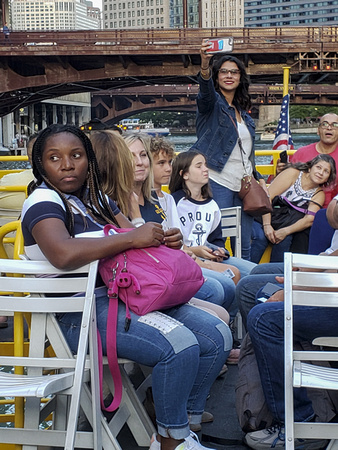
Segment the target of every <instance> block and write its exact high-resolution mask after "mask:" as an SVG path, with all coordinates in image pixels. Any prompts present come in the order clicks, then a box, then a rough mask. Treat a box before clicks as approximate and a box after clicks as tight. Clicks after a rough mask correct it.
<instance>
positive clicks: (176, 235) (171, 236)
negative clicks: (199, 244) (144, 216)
mask: <svg viewBox="0 0 338 450" xmlns="http://www.w3.org/2000/svg"><path fill="white" fill-rule="evenodd" d="M163 243H164V244H165V245H166V246H167V247H170V248H175V249H180V248H181V247H182V245H183V236H182V233H181V230H179V228H169V230H166V231H165V232H164V239H163Z"/></svg>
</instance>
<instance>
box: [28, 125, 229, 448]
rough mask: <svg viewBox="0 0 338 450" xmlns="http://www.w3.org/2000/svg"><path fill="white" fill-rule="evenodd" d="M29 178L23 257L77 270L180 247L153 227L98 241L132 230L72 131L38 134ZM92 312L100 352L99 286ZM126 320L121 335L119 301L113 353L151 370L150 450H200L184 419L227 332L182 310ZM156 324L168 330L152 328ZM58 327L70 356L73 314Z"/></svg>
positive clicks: (203, 394) (213, 373)
mask: <svg viewBox="0 0 338 450" xmlns="http://www.w3.org/2000/svg"><path fill="white" fill-rule="evenodd" d="M33 173H34V176H35V178H36V181H35V183H34V184H33V185H32V186H31V189H30V195H29V197H28V198H27V200H26V201H25V204H24V207H23V212H22V230H23V235H24V241H25V252H26V255H27V256H28V257H29V258H30V259H35V260H43V259H47V260H48V261H50V263H51V264H53V265H54V266H55V267H58V268H61V269H68V268H69V269H75V268H77V267H81V266H82V265H84V264H87V263H90V262H91V261H95V260H98V259H101V258H104V257H106V256H112V255H115V254H117V253H120V252H123V251H125V250H127V249H130V248H145V247H151V246H155V247H157V246H159V245H161V243H162V242H163V241H164V242H165V244H166V245H168V246H170V247H172V248H179V247H180V242H179V241H180V239H181V235H180V233H177V232H176V231H175V232H172V231H171V230H168V231H166V232H165V231H163V229H162V227H161V225H160V224H158V223H146V224H144V225H143V226H141V227H139V228H135V229H132V230H131V231H129V232H126V233H122V234H114V235H109V236H105V237H100V236H102V235H103V233H102V229H103V227H104V225H105V224H107V223H112V224H115V225H117V226H118V227H123V228H133V226H132V224H131V223H130V222H129V220H128V219H127V218H126V217H125V216H124V215H123V214H122V213H121V212H120V210H119V209H118V208H117V206H116V204H115V203H114V202H113V201H110V200H109V199H108V197H106V196H105V195H104V194H103V193H102V190H101V185H100V181H99V179H100V174H99V171H98V167H97V162H96V159H95V154H94V152H93V148H92V145H91V142H90V140H89V139H88V138H87V136H86V135H85V134H84V133H83V132H82V131H80V130H79V129H78V128H76V127H73V126H69V125H51V126H49V127H47V128H46V129H45V130H43V131H42V132H41V133H40V134H39V137H38V139H37V141H36V142H35V144H34V147H33ZM91 236H93V237H96V238H95V239H92V238H91ZM74 237H76V239H74ZM177 251H178V250H177ZM145 270H146V267H145ZM96 309H97V325H98V329H99V332H100V334H101V339H102V344H103V352H104V354H106V350H107V349H106V326H107V313H108V296H107V289H106V287H105V286H100V287H99V288H97V290H96ZM131 316H132V320H131V323H130V328H129V330H128V331H126V330H125V327H124V322H125V305H124V304H123V303H121V302H120V303H119V311H118V325H117V353H118V357H123V358H128V359H131V360H133V361H136V362H138V363H140V364H144V365H147V366H150V367H153V372H152V373H153V375H152V376H153V378H152V380H153V384H152V388H153V396H154V403H155V409H156V418H157V425H158V435H157V436H154V437H153V441H152V443H151V446H150V448H151V450H155V449H156V450H158V449H162V450H173V449H177V450H178V449H179V450H181V449H182V450H186V449H195V450H202V449H204V448H205V447H203V446H202V445H201V444H199V443H198V442H197V441H196V440H195V439H193V437H192V436H191V435H190V431H189V422H188V414H189V416H192V417H193V419H194V420H196V421H198V420H200V419H201V416H202V413H203V410H204V405H205V401H206V398H207V395H208V393H209V390H210V388H211V385H212V383H213V382H214V380H215V379H216V377H217V375H218V373H219V371H220V369H221V367H222V366H223V364H224V362H225V360H226V358H227V355H228V354H229V351H230V348H231V342H232V340H231V333H230V330H229V328H228V326H227V325H226V324H225V323H224V322H222V321H221V320H219V319H218V318H216V317H214V316H212V315H210V314H208V313H207V312H205V311H202V310H200V309H197V308H195V307H194V306H191V305H188V304H184V305H182V306H179V307H176V308H172V309H169V310H166V312H165V314H164V313H160V312H152V313H149V314H147V315H145V316H141V317H140V316H137V315H136V314H135V313H133V312H132V311H131ZM147 318H149V320H147ZM159 318H160V319H159ZM150 319H151V320H150ZM159 320H161V321H163V322H162V323H163V324H165V325H164V328H165V329H166V332H163V331H161V330H163V328H161V327H160V326H157V325H156V324H157V323H158V321H159ZM59 323H60V326H61V329H62V331H63V333H64V335H65V337H66V339H67V340H68V343H69V345H70V347H71V349H72V350H74V349H75V348H76V346H75V343H76V342H77V340H78V334H79V324H80V318H79V317H78V314H65V315H64V316H62V317H61V318H59ZM182 380H184V382H182ZM178 399H179V401H178Z"/></svg>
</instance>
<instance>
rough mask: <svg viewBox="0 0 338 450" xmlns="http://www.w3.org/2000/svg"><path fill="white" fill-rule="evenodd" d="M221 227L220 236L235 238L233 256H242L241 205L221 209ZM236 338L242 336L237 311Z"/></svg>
mask: <svg viewBox="0 0 338 450" xmlns="http://www.w3.org/2000/svg"><path fill="white" fill-rule="evenodd" d="M221 228H222V236H223V237H225V238H227V237H229V238H231V237H234V238H235V253H234V256H236V257H237V258H241V257H242V238H241V233H242V226H241V207H240V206H233V207H231V208H222V209H221ZM234 328H235V332H236V338H237V339H239V340H240V339H242V338H243V324H242V316H241V313H240V312H238V313H237V315H236V317H235V324H234Z"/></svg>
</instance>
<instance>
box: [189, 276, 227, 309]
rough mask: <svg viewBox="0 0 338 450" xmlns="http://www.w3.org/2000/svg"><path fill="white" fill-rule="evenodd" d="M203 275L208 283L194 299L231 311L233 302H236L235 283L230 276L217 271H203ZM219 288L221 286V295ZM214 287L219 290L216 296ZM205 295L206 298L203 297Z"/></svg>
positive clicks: (205, 283)
mask: <svg viewBox="0 0 338 450" xmlns="http://www.w3.org/2000/svg"><path fill="white" fill-rule="evenodd" d="M202 273H203V276H204V277H205V278H206V281H205V282H204V284H203V285H202V287H201V288H200V290H199V291H198V292H197V293H196V294H195V295H194V297H196V298H199V299H200V300H207V301H209V302H211V303H215V304H216V305H220V306H223V308H225V309H226V310H228V311H229V309H230V307H231V305H232V303H233V301H234V300H235V290H236V286H235V283H234V282H233V281H232V279H231V278H229V277H228V276H226V275H224V274H223V273H221V272H216V271H215V270H210V269H202ZM219 286H221V294H220V295H219ZM214 287H216V289H217V291H216V295H215V291H214ZM203 294H204V298H203V297H202V296H201V295H203Z"/></svg>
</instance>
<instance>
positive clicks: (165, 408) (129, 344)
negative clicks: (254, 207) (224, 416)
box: [59, 289, 232, 439]
mask: <svg viewBox="0 0 338 450" xmlns="http://www.w3.org/2000/svg"><path fill="white" fill-rule="evenodd" d="M106 292H107V291H106V289H102V290H101V289H100V294H98V296H97V297H96V312H97V325H98V329H99V331H100V334H101V339H102V347H103V353H104V354H106V325H107V313H108V297H107V294H106ZM125 315H126V308H125V305H124V304H123V303H122V302H120V303H119V310H118V324H117V352H118V356H119V357H123V358H128V359H131V360H133V361H135V362H137V363H139V364H144V365H146V366H150V367H153V372H152V388H153V396H154V403H155V409H156V420H157V424H158V431H159V433H160V434H161V435H162V436H164V437H172V438H175V439H184V438H186V437H187V436H189V432H190V431H189V424H188V414H189V415H191V416H193V419H192V422H193V423H199V422H201V418H202V413H203V410H204V406H205V401H206V398H207V396H208V393H209V390H210V388H211V386H212V384H213V382H214V381H215V379H216V378H217V375H218V374H219V372H220V370H221V368H222V366H223V364H224V363H225V361H226V359H227V357H228V355H229V352H230V349H231V348H232V336H231V331H230V329H229V327H228V326H227V325H226V324H225V323H224V322H222V321H221V320H220V319H218V318H217V317H215V316H213V315H211V314H209V313H207V312H205V311H203V310H201V309H199V308H195V307H194V306H192V305H189V304H184V305H182V306H179V307H176V308H171V309H170V310H167V311H166V312H165V314H164V313H160V312H153V313H149V314H147V315H145V316H141V317H140V316H137V315H136V314H134V313H133V312H131V319H132V320H131V324H130V328H129V330H128V331H125V329H124V321H125ZM59 323H60V326H61V328H62V331H63V333H64V335H65V337H66V339H67V341H68V342H69V345H70V347H71V349H72V350H73V351H75V350H76V345H77V341H78V337H79V324H80V315H79V314H78V313H77V314H66V315H64V316H63V317H62V318H61V319H60V320H59Z"/></svg>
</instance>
